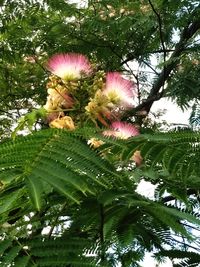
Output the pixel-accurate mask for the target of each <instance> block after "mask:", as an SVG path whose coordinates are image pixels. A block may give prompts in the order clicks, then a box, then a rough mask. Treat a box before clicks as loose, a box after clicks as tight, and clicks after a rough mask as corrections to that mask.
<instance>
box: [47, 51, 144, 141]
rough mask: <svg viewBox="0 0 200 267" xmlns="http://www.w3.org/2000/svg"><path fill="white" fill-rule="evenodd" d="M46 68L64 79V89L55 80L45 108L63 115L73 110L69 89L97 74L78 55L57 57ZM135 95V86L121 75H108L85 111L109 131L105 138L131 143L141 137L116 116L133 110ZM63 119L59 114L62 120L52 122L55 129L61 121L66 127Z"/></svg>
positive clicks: (114, 73)
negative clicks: (109, 137)
mask: <svg viewBox="0 0 200 267" xmlns="http://www.w3.org/2000/svg"><path fill="white" fill-rule="evenodd" d="M46 67H47V69H48V70H49V71H50V72H51V73H52V74H53V75H55V77H58V78H59V79H61V81H62V83H63V84H64V85H60V84H57V80H56V79H57V78H54V76H53V77H51V79H50V81H51V82H50V83H49V84H50V85H49V86H50V87H48V98H47V103H46V105H45V106H44V108H45V109H47V111H50V112H51V111H52V110H56V109H57V108H58V109H60V110H61V111H62V108H69V109H70V108H72V106H73V104H74V101H73V94H69V92H68V89H67V85H68V84H69V83H71V84H72V83H75V82H76V81H78V80H80V79H81V78H84V77H85V78H86V77H87V76H89V75H91V74H92V73H93V71H92V66H91V64H90V62H89V60H88V58H87V57H86V56H84V55H82V54H76V53H67V54H56V55H53V56H52V57H51V58H50V59H49V60H48V62H47V64H46ZM71 95H72V96H71ZM135 95H136V93H135V88H134V83H133V82H131V81H130V80H127V79H125V78H124V77H122V75H121V74H120V73H119V72H108V73H107V74H106V75H105V83H104V85H103V87H102V88H99V89H98V90H97V91H96V93H95V94H94V97H93V98H90V99H89V103H88V105H87V106H86V107H85V110H86V112H87V114H89V115H90V116H91V117H92V118H93V119H97V120H98V121H99V122H101V123H102V124H103V125H104V126H106V127H108V128H109V129H108V130H106V131H104V133H103V134H104V135H106V136H113V137H116V138H122V139H127V138H129V137H131V136H136V135H138V134H139V131H138V129H137V128H136V127H135V126H133V125H132V124H128V123H126V122H120V121H119V116H118V115H117V116H116V115H115V114H116V113H117V111H118V110H121V109H122V110H126V109H129V108H131V107H133V100H134V97H135ZM80 104H81V103H80ZM60 116H61V115H60V113H59V119H57V118H56V119H55V120H56V123H52V122H51V125H58V123H59V122H60V121H62V123H63V119H62V118H60ZM63 116H64V115H63ZM114 120H115V121H114ZM109 125H110V126H109ZM62 126H63V124H62Z"/></svg>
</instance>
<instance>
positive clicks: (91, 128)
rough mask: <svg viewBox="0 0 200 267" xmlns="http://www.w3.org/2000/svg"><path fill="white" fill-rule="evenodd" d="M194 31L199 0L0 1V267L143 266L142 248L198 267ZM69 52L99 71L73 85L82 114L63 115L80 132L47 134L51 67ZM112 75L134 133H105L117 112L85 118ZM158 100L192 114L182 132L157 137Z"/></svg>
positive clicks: (198, 97) (198, 85)
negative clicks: (125, 87) (150, 191)
mask: <svg viewBox="0 0 200 267" xmlns="http://www.w3.org/2000/svg"><path fill="white" fill-rule="evenodd" d="M199 29H200V6H199V1H194V0H182V1H174V0H132V1H128V0H124V1H121V0H113V1H107V0H99V1H98V0H94V1H93V0H88V1H79V4H77V5H76V4H73V3H71V1H64V0H57V1H54V0H43V1H39V0H38V1H37V0H26V1H16V0H9V1H8V0H2V1H0V140H1V143H0V225H1V228H0V264H1V266H5V267H8V266H17V267H21V266H24V267H25V266H38V267H39V266H49V267H50V266H51V267H53V266H123V267H128V266H141V265H142V260H143V258H144V256H145V253H146V252H151V253H153V255H154V257H155V258H156V259H157V260H158V262H162V261H163V260H164V259H165V257H168V258H169V259H171V261H172V263H173V266H176V267H178V266H179V267H183V266H198V264H199V262H200V253H199V244H200V242H199V240H198V234H197V233H199V225H200V219H199V190H200V168H199V159H200V134H199V132H198V129H199V128H198V127H199V122H200V114H199V101H200V79H199V72H200V67H199V66H200V64H199V61H200V58H199V57H200V53H199V33H200V31H199ZM69 52H73V53H81V54H84V55H86V56H88V58H89V59H90V62H92V66H93V69H94V70H95V72H94V73H95V74H92V76H91V77H89V78H88V79H85V78H84V79H81V81H80V83H78V82H77V81H76V82H75V83H74V82H73V83H72V85H70V86H72V87H73V86H75V87H76V86H78V88H79V91H71V92H70V97H72V98H73V97H74V98H73V99H76V101H77V103H79V104H80V107H79V109H77V110H76V112H74V111H72V110H70V113H67V114H64V113H66V112H68V111H66V110H64V111H63V112H64V113H63V114H64V115H70V116H71V117H72V118H73V121H74V122H75V126H76V127H75V128H76V129H75V130H74V129H70V130H69V128H68V129H53V128H52V129H51V128H49V117H48V115H47V113H48V112H49V111H48V109H47V108H46V109H45V108H44V107H45V105H46V104H45V103H47V102H46V101H47V99H48V97H49V91H48V90H46V89H45V88H46V84H48V82H49V80H48V79H49V68H48V67H47V61H48V59H49V58H50V57H51V56H52V55H54V54H59V53H69ZM155 62H156V63H155ZM108 71H109V72H110V71H111V72H116V71H117V72H121V73H123V74H124V77H126V78H127V79H130V80H132V81H133V82H134V84H135V91H136V92H137V97H136V98H135V99H134V101H135V103H134V107H132V108H127V109H126V108H124V109H123V108H122V111H123V112H121V110H120V120H123V121H124V122H127V123H129V125H130V123H132V124H134V125H135V126H136V127H137V128H138V129H139V132H140V134H139V135H137V136H133V137H130V138H127V139H124V140H123V139H120V138H113V137H112V136H107V135H103V134H102V132H104V131H106V130H108V129H107V128H108V127H109V124H110V123H111V121H112V119H113V117H111V121H110V118H109V119H107V118H105V117H106V116H105V113H104V114H103V115H104V117H103V118H102V117H101V118H100V119H99V116H96V117H95V118H94V117H93V115H94V114H93V113H92V116H88V117H87V115H88V114H87V113H84V111H85V108H84V107H85V106H87V104H88V101H90V100H91V99H93V98H94V99H95V92H96V91H98V90H99V89H101V87H102V86H104V84H105V75H106V73H107V72H108ZM54 74H55V73H54ZM95 75H96V76H95ZM50 77H52V76H50ZM95 77H96V78H95ZM54 78H55V77H54ZM56 79H57V78H56ZM56 82H58V84H59V85H62V86H65V85H66V84H65V83H64V85H63V83H62V81H61V82H60V81H59V80H58V81H56ZM74 84H75V85H74ZM47 88H49V87H48V86H47ZM91 90H93V91H91ZM79 92H80V93H79ZM164 97H169V98H171V99H173V100H174V101H175V102H176V103H177V104H178V105H179V106H180V107H181V108H182V109H187V108H188V107H192V114H191V117H190V123H191V125H190V127H188V129H187V130H181V131H176V132H170V131H167V130H165V132H161V129H162V125H161V124H157V123H156V122H154V121H153V120H152V118H150V114H151V107H152V105H153V104H154V103H155V105H156V101H158V100H159V99H161V98H164ZM68 99H69V98H68ZM70 99H71V98H70ZM91 102H92V100H91ZM104 104H105V103H104ZM82 107H83V108H82ZM62 108H63V107H62ZM68 108H70V109H71V106H70V105H69V106H68ZM120 108H121V107H120ZM120 108H119V109H120ZM119 109H118V111H119ZM109 111H111V113H112V110H109ZM24 114H26V115H25V116H24V117H22V115H24ZM64 115H62V116H64ZM97 115H99V113H98V114H97ZM59 116H60V115H58V118H57V119H59ZM117 118H118V119H119V117H117ZM18 119H20V120H18ZM17 125H18V126H17ZM54 125H55V124H54ZM16 126H17V128H16ZM27 126H28V127H27ZM26 127H27V128H26ZM14 128H16V131H14ZM105 128H106V129H105ZM19 130H23V131H22V132H20V131H19ZM13 131H14V132H13ZM11 133H13V134H12V137H11ZM115 137H116V136H115ZM91 138H94V139H95V140H101V141H102V143H101V145H100V146H96V147H94V144H93V146H92V145H91V146H89V144H88V140H91ZM136 151H137V152H138V151H139V153H140V160H139V162H138V161H137V160H135V161H134V160H133V155H134V153H135V152H136ZM141 181H147V182H149V183H151V185H154V186H155V190H154V196H153V197H151V198H150V197H147V196H145V195H143V194H142V192H139V191H138V185H141ZM144 191H145V189H144ZM175 259H179V261H176V260H175Z"/></svg>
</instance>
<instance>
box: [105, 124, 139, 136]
mask: <svg viewBox="0 0 200 267" xmlns="http://www.w3.org/2000/svg"><path fill="white" fill-rule="evenodd" d="M103 135H105V136H111V137H116V138H120V139H128V138H130V137H132V136H137V135H139V131H138V129H137V128H136V127H135V126H134V125H132V124H130V123H127V122H121V121H116V122H113V123H112V124H111V129H110V130H106V131H104V132H103Z"/></svg>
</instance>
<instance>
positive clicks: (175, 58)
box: [123, 7, 200, 118]
mask: <svg viewBox="0 0 200 267" xmlns="http://www.w3.org/2000/svg"><path fill="white" fill-rule="evenodd" d="M198 9H199V7H198ZM196 12H197V10H195V13H196ZM193 13H194V12H193ZM192 18H194V17H193V15H192ZM199 29H200V18H198V19H195V20H194V21H193V22H188V24H187V26H186V27H185V28H184V29H183V31H182V33H181V35H180V40H179V42H178V43H177V44H176V46H175V49H174V52H173V53H172V55H171V57H170V58H169V60H168V61H167V62H166V64H165V67H164V69H163V70H162V71H161V73H160V74H159V76H158V78H157V80H156V81H155V82H154V84H153V86H152V89H151V91H150V94H149V96H148V97H147V99H146V100H144V101H143V102H142V103H141V104H140V105H138V106H137V107H136V108H134V109H132V110H131V111H129V112H127V113H126V114H124V116H123V117H124V118H127V117H129V116H131V115H135V114H136V112H137V111H144V112H146V114H148V113H149V111H150V109H151V106H152V105H153V103H154V101H157V100H159V99H160V98H161V97H163V95H164V91H162V92H160V89H161V88H162V86H163V85H164V83H165V82H166V81H167V79H168V78H169V76H170V74H171V72H172V70H173V69H174V68H175V67H176V65H177V64H178V63H179V61H180V55H181V54H182V52H183V51H184V50H185V48H186V46H187V42H188V40H189V39H190V38H192V37H193V36H194V34H195V33H196V32H197V31H198V30H199Z"/></svg>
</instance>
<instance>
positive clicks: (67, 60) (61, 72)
mask: <svg viewBox="0 0 200 267" xmlns="http://www.w3.org/2000/svg"><path fill="white" fill-rule="evenodd" d="M47 69H48V70H49V71H51V72H52V73H53V74H55V75H57V76H58V77H60V78H61V79H63V80H67V81H69V80H76V79H79V78H80V77H81V75H82V74H89V73H90V72H91V65H90V62H89V60H88V59H87V57H85V56H84V55H82V54H76V53H67V54H56V55H54V56H52V57H51V58H50V59H49V60H48V62H47Z"/></svg>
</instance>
